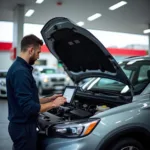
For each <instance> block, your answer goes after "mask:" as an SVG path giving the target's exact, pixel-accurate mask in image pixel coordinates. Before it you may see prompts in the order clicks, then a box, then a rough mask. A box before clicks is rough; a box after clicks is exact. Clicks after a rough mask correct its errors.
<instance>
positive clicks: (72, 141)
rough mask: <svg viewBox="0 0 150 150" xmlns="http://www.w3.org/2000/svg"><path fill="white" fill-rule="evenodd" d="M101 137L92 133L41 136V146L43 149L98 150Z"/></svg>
mask: <svg viewBox="0 0 150 150" xmlns="http://www.w3.org/2000/svg"><path fill="white" fill-rule="evenodd" d="M99 142H100V139H99V138H98V137H97V136H96V135H94V134H90V135H88V136H86V137H82V138H50V137H45V136H40V137H39V142H38V144H39V147H40V149H43V150H96V149H97V146H98V145H99Z"/></svg>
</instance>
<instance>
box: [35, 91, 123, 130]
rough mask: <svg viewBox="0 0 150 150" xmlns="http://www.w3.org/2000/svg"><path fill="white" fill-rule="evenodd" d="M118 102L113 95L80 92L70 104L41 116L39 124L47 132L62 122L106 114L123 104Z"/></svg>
mask: <svg viewBox="0 0 150 150" xmlns="http://www.w3.org/2000/svg"><path fill="white" fill-rule="evenodd" d="M117 100H118V99H117V97H116V96H112V95H111V96H108V95H105V96H104V95H103V96H100V95H97V96H96V95H92V94H89V93H85V92H81V91H78V92H76V93H75V94H74V96H73V97H72V98H71V101H70V103H67V102H66V103H65V104H64V105H62V106H60V107H58V108H54V109H51V110H49V111H48V112H45V113H42V114H40V115H39V118H38V124H39V126H40V129H41V130H45V129H46V128H49V127H50V126H53V125H54V124H58V123H61V122H63V123H64V122H71V121H76V120H82V119H86V118H90V117H91V116H94V115H95V114H97V113H101V112H104V111H106V110H109V109H111V108H113V107H116V106H118V105H122V104H123V103H120V101H117Z"/></svg>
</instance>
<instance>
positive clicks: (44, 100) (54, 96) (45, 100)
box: [40, 94, 62, 104]
mask: <svg viewBox="0 0 150 150" xmlns="http://www.w3.org/2000/svg"><path fill="white" fill-rule="evenodd" d="M61 96H62V94H55V95H53V96H50V97H43V98H40V103H41V104H45V103H49V102H51V101H53V100H55V99H56V98H57V97H61Z"/></svg>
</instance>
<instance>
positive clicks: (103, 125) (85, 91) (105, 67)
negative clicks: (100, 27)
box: [38, 18, 150, 150]
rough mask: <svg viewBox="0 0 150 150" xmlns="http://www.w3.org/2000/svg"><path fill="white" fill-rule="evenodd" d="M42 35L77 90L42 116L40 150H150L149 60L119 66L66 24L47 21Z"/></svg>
mask: <svg viewBox="0 0 150 150" xmlns="http://www.w3.org/2000/svg"><path fill="white" fill-rule="evenodd" d="M41 33H42V36H43V39H44V41H45V43H46V45H47V46H48V48H49V49H50V50H51V53H52V54H53V55H54V56H55V57H56V58H57V59H58V60H59V61H61V62H62V63H63V66H64V68H65V70H66V72H67V73H68V75H69V76H70V77H71V79H72V80H73V81H74V83H75V85H76V87H75V88H76V89H77V90H76V93H75V95H74V97H73V99H72V100H71V102H70V103H66V104H65V105H63V106H61V107H59V108H56V109H52V110H50V111H49V112H47V113H44V114H40V116H39V120H38V123H39V142H38V143H39V148H41V149H44V150H149V149H150V144H149V142H150V120H149V119H150V58H149V57H140V58H138V57H134V58H130V59H125V60H124V61H122V62H120V64H118V63H117V62H116V60H115V59H114V58H113V57H112V56H111V55H110V54H109V52H108V51H107V50H106V48H105V47H104V46H103V45H102V44H101V42H100V41H99V40H97V39H96V38H95V37H94V36H93V35H92V34H91V33H89V32H88V31H87V30H85V29H83V28H81V27H78V26H76V25H74V24H73V23H72V22H71V21H70V20H68V19H67V18H54V19H52V20H50V21H49V22H48V23H47V24H46V25H45V26H44V27H43V29H42V31H41ZM85 79H86V81H87V82H86V83H84V82H83V80H85ZM87 79H89V80H87ZM80 82H82V83H84V84H83V85H82V86H78V85H79V84H80Z"/></svg>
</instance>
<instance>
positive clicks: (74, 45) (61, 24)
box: [41, 17, 131, 86]
mask: <svg viewBox="0 0 150 150" xmlns="http://www.w3.org/2000/svg"><path fill="white" fill-rule="evenodd" d="M41 34H42V36H43V39H44V41H45V43H46V45H47V47H48V49H49V50H50V52H51V53H52V54H53V55H54V56H55V57H56V58H57V60H58V61H59V62H61V63H62V64H63V67H64V69H65V71H66V72H67V73H68V75H69V76H70V77H71V78H72V80H73V81H74V82H76V83H78V82H79V81H81V80H82V79H84V78H88V77H104V78H110V79H114V80H117V81H120V82H122V83H124V84H126V85H129V86H131V84H130V81H129V80H128V78H127V77H126V75H125V73H124V72H123V71H122V69H121V68H120V66H119V65H118V63H117V62H116V60H115V59H114V58H113V57H112V56H111V54H110V53H109V52H108V51H107V49H106V48H105V47H104V46H103V44H102V43H101V42H100V41H99V40H98V39H97V38H95V37H94V36H93V35H92V34H91V33H90V32H89V31H87V30H86V29H83V28H81V27H79V26H77V25H75V24H74V23H72V22H71V21H70V20H68V19H67V18H61V17H60V18H54V19H52V20H50V21H48V22H47V23H46V25H45V26H44V27H43V29H42V30H41Z"/></svg>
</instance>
